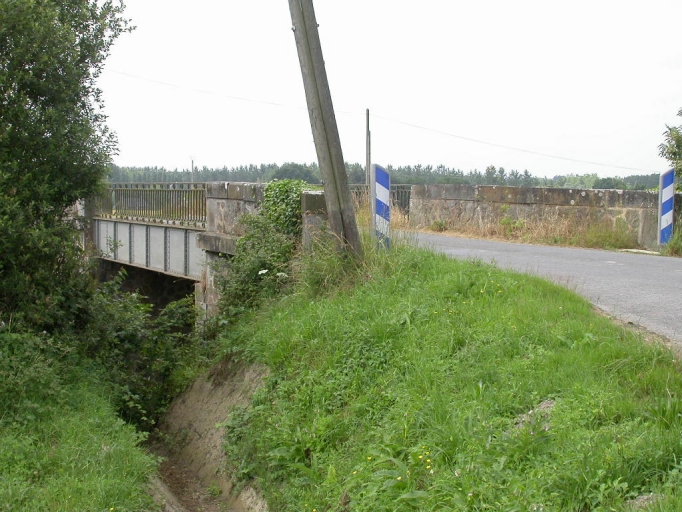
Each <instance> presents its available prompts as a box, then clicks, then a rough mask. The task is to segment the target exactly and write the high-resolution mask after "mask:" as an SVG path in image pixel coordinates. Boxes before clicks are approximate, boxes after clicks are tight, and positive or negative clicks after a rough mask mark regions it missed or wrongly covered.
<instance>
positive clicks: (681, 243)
mask: <svg viewBox="0 0 682 512" xmlns="http://www.w3.org/2000/svg"><path fill="white" fill-rule="evenodd" d="M676 226H677V225H676ZM663 254H665V255H666V256H682V229H680V228H676V229H675V230H674V231H673V236H672V237H671V238H670V240H668V243H667V244H665V247H664V249H663Z"/></svg>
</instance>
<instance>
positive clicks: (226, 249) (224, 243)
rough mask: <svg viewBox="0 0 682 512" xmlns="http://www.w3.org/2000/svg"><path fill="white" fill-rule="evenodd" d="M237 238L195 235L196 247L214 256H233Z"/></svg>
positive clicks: (221, 234)
mask: <svg viewBox="0 0 682 512" xmlns="http://www.w3.org/2000/svg"><path fill="white" fill-rule="evenodd" d="M237 240H239V237H238V236H234V235H227V234H223V233H212V232H208V233H199V234H198V235H197V247H199V249H202V250H204V251H208V252H213V253H216V254H220V253H222V254H234V253H235V252H236V249H237Z"/></svg>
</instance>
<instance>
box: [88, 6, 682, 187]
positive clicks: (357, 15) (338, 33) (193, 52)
mask: <svg viewBox="0 0 682 512" xmlns="http://www.w3.org/2000/svg"><path fill="white" fill-rule="evenodd" d="M314 4H315V13H316V17H317V22H318V24H319V32H320V39H321V44H322V52H323V55H324V59H325V63H326V68H327V75H328V78H329V84H330V89H331V95H332V100H333V103H334V107H335V111H336V119H337V124H338V127H339V133H340V137H341V145H342V149H343V155H344V159H345V160H346V161H347V162H351V163H354V162H360V163H362V164H363V165H364V162H365V160H366V158H365V151H366V149H365V129H366V110H367V109H369V111H370V129H371V133H372V161H373V162H374V163H378V164H381V165H384V166H386V165H393V166H399V165H416V164H422V165H433V166H437V165H445V166H447V167H451V168H457V169H461V170H463V171H464V172H468V171H471V170H474V169H478V170H480V171H483V170H484V169H485V168H486V167H488V166H490V165H494V166H496V167H504V168H505V169H506V170H507V171H511V170H513V169H515V170H518V171H521V172H523V171H524V170H528V171H529V172H530V173H531V174H533V175H534V176H547V177H553V176H556V175H567V174H588V173H596V174H598V175H599V176H600V177H608V176H628V175H631V174H650V173H659V172H662V171H664V170H666V169H667V168H669V165H668V163H667V162H666V161H665V160H664V159H662V158H660V157H659V156H658V145H659V144H660V143H661V142H662V141H663V135H662V134H663V132H664V130H665V127H666V125H676V126H677V125H680V124H682V118H680V117H678V116H677V115H676V114H677V112H678V111H679V110H680V108H682V44H680V40H679V20H680V19H682V1H680V0H646V1H644V0H572V1H571V2H559V1H556V0H514V1H510V0H419V1H418V2H417V1H416V0H412V1H409V2H408V1H404V0H343V1H340V0H336V1H332V0H314ZM125 13H126V16H127V17H129V18H130V19H131V20H132V24H133V25H135V26H136V29H135V30H134V31H133V32H132V33H130V34H123V35H122V36H121V37H120V38H119V39H118V40H117V41H116V43H115V45H114V47H113V48H112V51H111V55H110V57H109V58H108V60H107V62H106V65H105V69H104V72H103V73H102V76H101V77H100V80H99V86H100V88H101V89H102V91H103V98H104V101H105V113H106V114H107V115H108V120H107V124H108V126H109V128H110V129H111V130H112V131H114V132H115V133H116V134H117V136H118V140H119V154H118V155H117V156H115V157H114V163H115V164H117V165H120V166H138V167H143V166H151V167H154V166H157V167H165V168H167V169H176V168H177V169H189V168H190V167H191V165H192V162H194V165H195V166H196V167H203V166H207V167H213V168H221V167H223V166H227V167H228V168H229V167H237V166H240V165H249V164H261V163H266V164H267V163H277V164H280V165H281V164H283V163H285V162H298V163H310V162H314V161H316V160H317V157H316V154H315V147H314V144H313V137H312V132H311V128H310V121H309V118H308V111H307V108H306V101H305V93H304V89H303V81H302V78H301V71H300V66H299V62H298V55H297V52H296V44H295V41H294V35H293V32H292V30H291V25H292V23H291V16H290V13H289V5H288V2H287V1H286V0H239V1H237V0H192V1H191V2H188V1H186V0H182V1H180V0H128V1H127V2H126V11H125ZM676 36H677V37H676Z"/></svg>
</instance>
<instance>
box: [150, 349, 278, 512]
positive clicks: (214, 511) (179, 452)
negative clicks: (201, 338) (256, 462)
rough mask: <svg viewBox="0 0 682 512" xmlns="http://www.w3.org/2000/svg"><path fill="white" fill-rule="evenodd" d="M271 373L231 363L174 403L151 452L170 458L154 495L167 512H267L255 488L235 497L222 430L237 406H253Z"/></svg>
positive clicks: (201, 379) (217, 368)
mask: <svg viewBox="0 0 682 512" xmlns="http://www.w3.org/2000/svg"><path fill="white" fill-rule="evenodd" d="M266 374H267V371H266V369H265V368H263V367H260V366H256V365H250V366H245V365H243V364H236V363H234V362H232V361H229V360H225V361H223V362H221V363H219V364H218V365H216V366H215V367H213V369H211V370H210V371H209V372H208V373H207V374H206V375H204V376H202V377H199V378H198V379H197V380H195V381H194V383H193V384H192V385H191V386H190V387H189V388H188V389H187V390H186V391H184V392H183V393H182V394H181V395H180V396H178V397H177V398H176V399H175V400H174V401H173V403H172V404H171V406H170V407H169V409H168V412H167V413H166V415H165V416H164V418H163V420H162V421H161V423H160V425H159V431H160V434H159V435H158V436H157V442H155V443H153V445H152V447H151V449H152V451H153V452H154V453H156V454H157V455H159V456H161V457H163V458H164V462H163V463H162V464H161V468H160V475H161V478H160V479H157V481H155V482H154V483H153V490H152V493H153V494H154V496H155V498H156V499H157V500H158V501H159V503H162V504H163V505H164V510H165V511H166V512H200V511H201V512H225V511H232V512H267V510H268V509H267V504H266V503H265V501H264V500H263V499H262V498H261V497H260V496H259V495H258V493H257V492H256V490H254V489H253V488H251V487H249V486H246V487H244V488H242V489H241V490H240V492H238V493H235V492H233V490H234V483H233V481H232V479H231V477H230V474H229V473H228V472H227V471H226V467H227V462H226V459H225V452H224V450H223V442H224V441H223V438H224V429H223V427H222V426H221V424H222V423H223V422H225V420H226V419H227V418H228V416H229V414H230V412H231V410H232V409H233V408H234V407H239V406H245V405H247V404H248V403H249V402H250V400H251V397H252V396H253V394H254V392H255V391H256V390H257V389H258V387H259V386H260V384H261V383H262V382H263V379H264V377H265V376H266Z"/></svg>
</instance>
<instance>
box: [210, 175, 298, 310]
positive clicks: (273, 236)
mask: <svg viewBox="0 0 682 512" xmlns="http://www.w3.org/2000/svg"><path fill="white" fill-rule="evenodd" d="M304 187H305V183H304V182H302V181H297V180H280V181H273V182H270V183H268V184H267V185H266V187H265V190H264V191H263V201H262V203H261V205H260V208H259V210H258V212H257V213H256V214H254V215H243V216H242V217H241V219H240V222H241V223H242V224H243V225H244V227H245V228H246V234H245V235H244V236H242V237H241V238H240V239H239V241H238V242H237V249H236V254H234V256H232V258H230V260H229V261H227V262H226V263H225V264H224V265H222V266H221V268H219V278H218V283H217V284H218V287H219V290H220V296H221V302H220V310H221V313H222V315H223V317H224V318H226V319H227V318H231V317H233V316H235V315H236V314H239V313H240V312H242V311H244V310H246V309H249V308H251V307H253V306H254V305H256V304H258V303H259V302H260V301H261V300H262V299H264V298H266V297H271V296H273V295H275V294H276V293H278V292H279V291H280V290H281V289H282V287H283V286H285V285H286V284H287V283H288V281H289V275H290V268H289V263H290V261H291V258H292V256H293V254H294V251H295V250H296V247H297V245H298V243H299V240H300V236H301V222H302V217H301V192H302V190H303V188H304Z"/></svg>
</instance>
